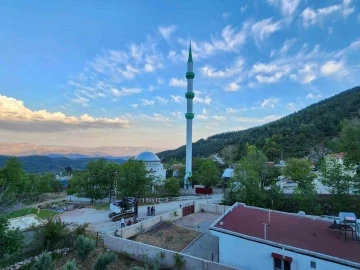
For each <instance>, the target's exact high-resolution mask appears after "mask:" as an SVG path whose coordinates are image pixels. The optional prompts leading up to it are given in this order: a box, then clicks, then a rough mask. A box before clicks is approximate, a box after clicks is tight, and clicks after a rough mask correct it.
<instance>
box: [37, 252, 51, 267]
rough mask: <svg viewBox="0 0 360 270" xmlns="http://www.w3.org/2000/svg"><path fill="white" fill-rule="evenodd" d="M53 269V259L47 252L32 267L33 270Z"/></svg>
mask: <svg viewBox="0 0 360 270" xmlns="http://www.w3.org/2000/svg"><path fill="white" fill-rule="evenodd" d="M52 269H54V264H53V261H52V258H51V254H50V253H47V252H43V253H41V254H40V255H39V257H38V258H37V259H36V260H35V262H34V264H33V265H32V267H31V270H52Z"/></svg>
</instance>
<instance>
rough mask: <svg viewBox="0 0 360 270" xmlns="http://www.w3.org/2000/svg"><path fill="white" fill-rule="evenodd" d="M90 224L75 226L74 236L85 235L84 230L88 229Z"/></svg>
mask: <svg viewBox="0 0 360 270" xmlns="http://www.w3.org/2000/svg"><path fill="white" fill-rule="evenodd" d="M89 224H90V223H84V224H81V225H77V226H76V228H75V234H76V236H80V235H85V234H86V229H87V227H89Z"/></svg>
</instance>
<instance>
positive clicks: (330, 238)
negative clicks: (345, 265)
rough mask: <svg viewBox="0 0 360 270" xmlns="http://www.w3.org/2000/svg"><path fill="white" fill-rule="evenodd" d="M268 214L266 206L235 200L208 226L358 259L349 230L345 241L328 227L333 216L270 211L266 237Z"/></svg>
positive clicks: (269, 242)
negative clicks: (241, 202) (221, 223)
mask: <svg viewBox="0 0 360 270" xmlns="http://www.w3.org/2000/svg"><path fill="white" fill-rule="evenodd" d="M268 218H269V210H268V209H262V208H255V207H249V206H246V205H245V204H235V205H234V206H233V207H232V208H231V210H229V211H228V212H227V214H226V213H225V215H223V216H222V217H221V218H219V219H218V220H217V221H215V222H214V224H213V225H212V226H211V227H210V230H215V231H216V230H217V229H220V230H219V232H222V231H223V232H224V233H229V232H230V234H233V235H235V236H238V237H243V238H246V236H250V237H254V238H257V240H260V241H261V242H264V243H265V242H266V243H267V244H271V242H273V243H277V244H281V245H285V246H290V247H294V248H297V249H302V250H307V251H311V252H316V253H321V254H324V255H328V256H331V257H336V258H339V259H343V260H347V261H351V262H355V263H360V256H359V254H360V244H358V243H357V241H354V240H349V239H351V234H348V241H347V242H345V241H344V239H341V238H337V230H330V229H329V230H327V228H328V227H329V226H330V225H331V223H333V222H334V221H333V220H326V219H322V218H315V217H309V216H300V215H297V214H290V213H285V212H279V211H271V212H270V226H267V229H266V230H267V232H266V235H267V236H266V240H265V239H264V224H263V223H268ZM220 222H223V225H220ZM234 233H235V234H234ZM314 233H315V235H314ZM244 236H245V237H244ZM254 238H253V239H254ZM248 239H249V238H248ZM249 240H251V239H249ZM253 241H255V239H254V240H253ZM260 241H259V242H260ZM285 249H287V248H286V247H285ZM295 252H300V251H295ZM300 253H301V252H300ZM313 256H316V254H314V255H313ZM334 259H335V258H334ZM335 261H336V259H335Z"/></svg>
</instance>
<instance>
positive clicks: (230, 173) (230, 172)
mask: <svg viewBox="0 0 360 270" xmlns="http://www.w3.org/2000/svg"><path fill="white" fill-rule="evenodd" d="M233 175H234V169H231V168H227V169H226V170H225V171H224V173H223V175H222V177H223V178H225V177H228V178H231V177H233Z"/></svg>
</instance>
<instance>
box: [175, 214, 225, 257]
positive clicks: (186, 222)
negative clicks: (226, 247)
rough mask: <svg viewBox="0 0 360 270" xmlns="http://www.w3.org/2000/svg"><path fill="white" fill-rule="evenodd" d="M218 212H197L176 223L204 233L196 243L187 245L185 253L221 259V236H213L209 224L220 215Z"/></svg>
mask: <svg viewBox="0 0 360 270" xmlns="http://www.w3.org/2000/svg"><path fill="white" fill-rule="evenodd" d="M219 216H220V215H218V214H210V213H195V214H192V215H189V216H186V217H183V218H182V219H181V220H177V221H176V222H175V224H177V225H180V226H184V227H188V228H191V229H193V230H197V231H200V232H202V233H203V235H202V236H200V237H199V238H198V239H197V240H196V241H195V242H194V243H192V244H191V245H190V246H189V247H187V248H186V249H185V250H184V251H183V253H184V254H188V255H191V256H194V257H198V258H202V259H205V260H209V261H214V262H218V261H219V254H218V253H219V238H218V237H216V236H213V235H212V234H211V233H210V231H209V226H210V225H211V224H212V223H213V222H214V221H215V220H216V219H217V218H218V217H219Z"/></svg>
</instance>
